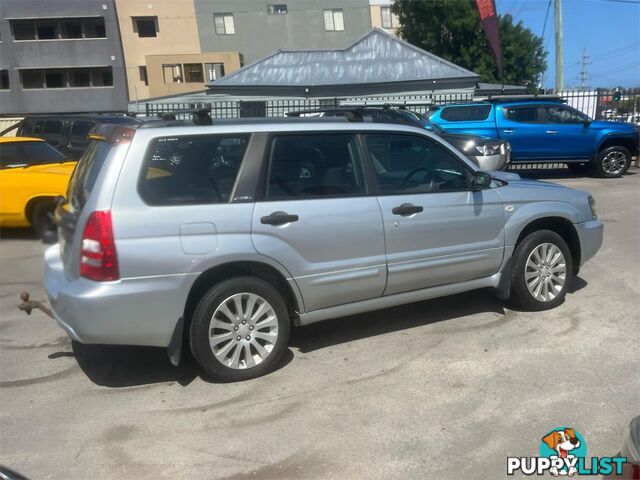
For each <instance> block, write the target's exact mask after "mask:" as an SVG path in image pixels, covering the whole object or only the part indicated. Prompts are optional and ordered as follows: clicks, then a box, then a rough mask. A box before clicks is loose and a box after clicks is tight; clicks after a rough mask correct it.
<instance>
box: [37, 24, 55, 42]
mask: <svg viewBox="0 0 640 480" xmlns="http://www.w3.org/2000/svg"><path fill="white" fill-rule="evenodd" d="M36 33H37V34H38V40H55V39H57V38H58V37H59V36H60V35H59V31H58V22H56V21H40V22H37V23H36Z"/></svg>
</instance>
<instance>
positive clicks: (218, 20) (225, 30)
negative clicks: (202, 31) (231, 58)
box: [213, 13, 236, 35]
mask: <svg viewBox="0 0 640 480" xmlns="http://www.w3.org/2000/svg"><path fill="white" fill-rule="evenodd" d="M213 24H214V26H215V29H216V35H235V34H236V24H235V21H234V20H233V14H232V13H216V14H214V15H213Z"/></svg>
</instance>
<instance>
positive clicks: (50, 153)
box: [0, 142, 66, 168]
mask: <svg viewBox="0 0 640 480" xmlns="http://www.w3.org/2000/svg"><path fill="white" fill-rule="evenodd" d="M65 160H66V157H65V156H64V155H63V154H62V153H60V152H59V151H58V150H56V149H55V148H53V147H52V146H51V145H49V144H47V143H45V142H10V143H3V144H2V145H0V168H17V167H29V166H31V165H41V164H44V163H61V162H64V161H65Z"/></svg>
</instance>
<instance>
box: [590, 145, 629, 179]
mask: <svg viewBox="0 0 640 480" xmlns="http://www.w3.org/2000/svg"><path fill="white" fill-rule="evenodd" d="M610 155H616V156H618V157H620V158H621V159H622V157H624V165H623V166H622V167H621V168H619V169H616V170H611V169H610V168H608V167H607V165H606V161H607V158H608V157H609V156H610ZM630 166H631V152H630V151H629V149H628V148H626V147H622V146H617V145H616V146H613V147H609V148H605V149H604V150H602V151H600V152H599V153H598V158H597V159H596V161H595V163H594V171H595V173H596V174H597V175H598V176H599V177H603V178H617V177H621V176H622V175H624V174H625V173H626V172H627V170H628V169H629V167H630Z"/></svg>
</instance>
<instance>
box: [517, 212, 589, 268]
mask: <svg viewBox="0 0 640 480" xmlns="http://www.w3.org/2000/svg"><path fill="white" fill-rule="evenodd" d="M539 230H551V231H552V232H555V233H557V234H558V235H560V236H561V237H562V239H563V240H564V241H565V242H566V243H567V245H568V246H569V250H570V252H571V259H572V260H573V274H574V275H577V274H578V272H579V270H580V259H581V257H582V249H581V246H580V237H579V236H578V232H577V230H576V228H575V226H574V225H573V223H572V222H571V221H570V220H568V219H566V218H564V217H556V216H554V217H541V218H536V219H535V220H532V221H531V222H529V223H528V224H526V225H525V226H524V228H522V230H521V231H520V233H519V234H518V238H517V240H516V243H515V247H517V246H518V245H519V244H520V242H522V240H524V239H525V238H526V237H527V235H529V234H530V233H533V232H536V231H539Z"/></svg>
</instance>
